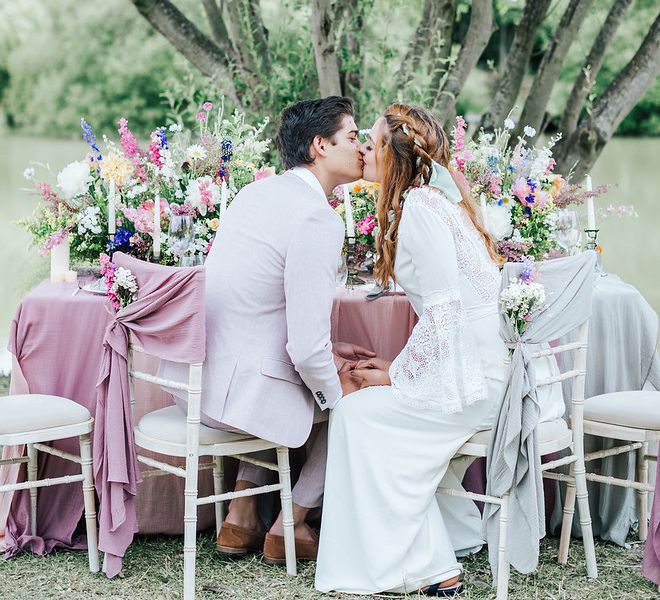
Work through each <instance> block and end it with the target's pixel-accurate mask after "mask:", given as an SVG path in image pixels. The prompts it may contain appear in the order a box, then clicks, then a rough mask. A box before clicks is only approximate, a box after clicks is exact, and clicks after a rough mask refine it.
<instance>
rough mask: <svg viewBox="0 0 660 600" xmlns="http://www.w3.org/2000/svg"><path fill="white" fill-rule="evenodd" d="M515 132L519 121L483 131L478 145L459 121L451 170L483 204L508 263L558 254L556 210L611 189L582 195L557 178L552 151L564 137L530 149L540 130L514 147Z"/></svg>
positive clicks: (529, 131)
mask: <svg viewBox="0 0 660 600" xmlns="http://www.w3.org/2000/svg"><path fill="white" fill-rule="evenodd" d="M513 127H514V122H513V121H512V120H511V119H510V118H507V119H505V121H504V126H503V127H501V128H499V129H496V130H495V131H494V132H493V133H486V132H484V131H483V130H481V131H480V132H479V134H478V136H477V140H476V141H475V140H472V139H466V131H467V124H466V122H465V119H464V118H463V117H461V116H458V117H456V126H455V127H454V129H453V132H452V166H453V167H454V168H455V169H456V170H457V171H460V173H462V174H463V175H464V176H465V178H466V180H467V182H468V183H469V185H470V192H471V194H472V196H473V197H474V198H475V199H478V200H479V201H480V204H481V212H482V218H483V221H484V225H485V227H486V229H487V230H488V231H489V232H490V233H491V235H493V237H494V238H495V240H496V241H497V247H498V251H499V254H500V255H501V257H502V261H503V262H520V261H522V260H524V259H525V257H526V256H531V257H533V258H534V259H536V260H541V259H544V258H548V257H550V256H552V255H559V254H560V251H559V247H558V245H557V242H556V239H555V231H556V227H557V218H558V214H557V211H558V210H559V209H563V208H565V207H566V206H568V205H570V204H580V203H581V202H584V200H586V199H587V198H589V197H591V198H594V197H596V196H599V195H601V194H602V193H604V192H605V191H606V190H607V186H599V187H598V188H597V189H596V190H593V191H591V190H587V191H583V190H582V186H581V185H579V184H569V182H568V181H567V180H566V179H564V178H563V177H562V176H561V175H559V174H557V173H553V169H554V168H555V160H554V158H553V157H552V147H553V146H554V144H555V143H556V142H557V141H558V140H559V136H555V137H552V138H550V140H549V142H548V143H547V144H546V145H544V146H542V147H529V146H528V143H527V140H528V139H531V138H533V137H534V136H536V131H535V130H534V129H533V128H532V127H525V128H524V130H523V136H522V137H520V138H519V139H518V142H517V144H516V145H515V146H514V147H513V148H512V147H511V146H510V144H509V141H510V138H511V130H512V129H513Z"/></svg>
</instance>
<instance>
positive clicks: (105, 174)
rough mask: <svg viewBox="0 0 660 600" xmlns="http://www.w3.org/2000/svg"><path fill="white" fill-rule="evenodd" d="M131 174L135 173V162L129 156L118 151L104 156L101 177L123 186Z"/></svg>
mask: <svg viewBox="0 0 660 600" xmlns="http://www.w3.org/2000/svg"><path fill="white" fill-rule="evenodd" d="M131 175H133V163H131V161H130V160H128V159H127V158H124V157H123V156H121V155H119V154H117V153H116V152H109V153H108V154H107V155H106V156H104V157H103V160H102V161H101V177H102V178H103V180H104V181H107V182H110V181H114V182H115V184H116V185H117V186H118V187H121V186H123V185H124V184H125V183H126V181H127V180H128V178H129V177H130V176H131Z"/></svg>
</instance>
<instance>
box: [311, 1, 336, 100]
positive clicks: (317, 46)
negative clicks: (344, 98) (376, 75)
mask: <svg viewBox="0 0 660 600" xmlns="http://www.w3.org/2000/svg"><path fill="white" fill-rule="evenodd" d="M331 5H332V2H331V0H312V41H313V44H314V58H315V60H316V72H317V74H318V78H319V91H320V93H321V96H341V86H340V83H339V64H338V62H337V53H336V51H335V39H334V37H335V36H334V22H333V19H332V6H331Z"/></svg>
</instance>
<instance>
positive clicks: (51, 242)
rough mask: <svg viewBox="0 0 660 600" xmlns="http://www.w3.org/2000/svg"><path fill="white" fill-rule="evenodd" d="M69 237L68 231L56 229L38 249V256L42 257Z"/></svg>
mask: <svg viewBox="0 0 660 600" xmlns="http://www.w3.org/2000/svg"><path fill="white" fill-rule="evenodd" d="M67 235H69V230H68V229H58V230H57V231H56V232H55V233H53V234H51V235H50V237H49V238H48V239H47V240H46V242H45V243H44V245H43V246H42V247H41V248H40V249H39V254H41V256H44V255H45V254H46V253H47V252H50V251H51V250H52V249H53V248H54V247H55V246H59V245H60V244H61V243H62V242H63V241H64V239H65V238H66V236H67Z"/></svg>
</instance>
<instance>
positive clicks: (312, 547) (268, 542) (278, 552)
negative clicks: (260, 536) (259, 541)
mask: <svg viewBox="0 0 660 600" xmlns="http://www.w3.org/2000/svg"><path fill="white" fill-rule="evenodd" d="M312 535H314V537H315V539H314V541H313V542H310V541H307V540H298V539H297V540H296V560H316V555H317V554H318V552H319V539H318V536H317V535H316V534H315V533H314V532H312ZM264 562H265V563H266V564H267V565H285V564H286V554H285V552H284V538H283V537H282V536H281V535H272V534H270V533H267V534H266V539H265V540H264Z"/></svg>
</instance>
